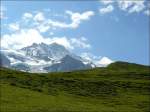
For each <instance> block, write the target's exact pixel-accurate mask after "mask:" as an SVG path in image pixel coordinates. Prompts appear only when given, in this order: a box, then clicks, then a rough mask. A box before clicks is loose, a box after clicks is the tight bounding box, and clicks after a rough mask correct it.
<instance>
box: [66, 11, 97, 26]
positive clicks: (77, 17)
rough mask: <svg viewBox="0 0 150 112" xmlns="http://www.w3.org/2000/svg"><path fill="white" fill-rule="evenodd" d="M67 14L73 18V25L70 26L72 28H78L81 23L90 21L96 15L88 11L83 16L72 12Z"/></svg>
mask: <svg viewBox="0 0 150 112" xmlns="http://www.w3.org/2000/svg"><path fill="white" fill-rule="evenodd" d="M66 13H67V14H69V15H70V16H71V20H72V23H71V24H69V25H68V27H71V28H77V27H78V26H79V24H80V23H81V21H84V20H89V19H90V17H91V16H93V15H94V12H93V11H86V12H84V13H82V14H80V13H78V12H75V13H73V12H72V11H66Z"/></svg>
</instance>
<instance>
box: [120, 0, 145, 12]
mask: <svg viewBox="0 0 150 112" xmlns="http://www.w3.org/2000/svg"><path fill="white" fill-rule="evenodd" d="M118 5H119V7H120V9H121V10H124V11H128V12H129V13H134V12H141V11H142V10H143V9H144V8H145V5H144V1H119V2H118Z"/></svg>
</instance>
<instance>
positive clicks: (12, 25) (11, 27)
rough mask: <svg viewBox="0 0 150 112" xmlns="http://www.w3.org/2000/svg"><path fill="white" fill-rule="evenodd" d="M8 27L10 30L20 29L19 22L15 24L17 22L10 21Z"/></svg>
mask: <svg viewBox="0 0 150 112" xmlns="http://www.w3.org/2000/svg"><path fill="white" fill-rule="evenodd" d="M8 27H9V30H11V31H17V30H19V29H20V28H19V24H17V23H11V24H9V26H8Z"/></svg>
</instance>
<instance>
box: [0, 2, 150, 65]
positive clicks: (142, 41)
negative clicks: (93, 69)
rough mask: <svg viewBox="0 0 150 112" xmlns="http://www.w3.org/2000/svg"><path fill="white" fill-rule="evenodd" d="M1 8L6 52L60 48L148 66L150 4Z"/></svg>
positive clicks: (10, 4) (24, 4)
mask: <svg viewBox="0 0 150 112" xmlns="http://www.w3.org/2000/svg"><path fill="white" fill-rule="evenodd" d="M1 6H2V8H1V29H2V31H1V40H2V41H1V45H2V47H5V48H8V49H16V48H21V47H24V46H26V45H30V44H32V43H33V42H37V43H39V42H40V41H42V42H47V43H51V42H57V43H59V44H62V45H64V46H65V47H67V48H68V49H69V50H70V51H72V52H74V53H76V54H78V55H81V56H85V57H89V58H94V59H100V58H102V57H108V58H110V59H111V60H114V61H118V60H121V61H128V62H134V63H139V64H146V65H148V64H149V18H150V12H149V8H150V3H149V2H146V1H144V0H140V1H138V0H137V1H122V2H114V1H111V0H110V1H107V0H106V1H91V2H90V1H86V2H83V1H70V2H69V1H61V2H60V1H51V2H50V1H49V2H48V1H43V2H42V1H40V2H38V1H36V2H34V1H28V2H27V1H20V2H19V1H12V2H11V1H2V3H1ZM27 36H28V37H27Z"/></svg>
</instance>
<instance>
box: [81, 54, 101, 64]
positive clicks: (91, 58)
mask: <svg viewBox="0 0 150 112" xmlns="http://www.w3.org/2000/svg"><path fill="white" fill-rule="evenodd" d="M80 56H81V57H82V58H83V59H86V60H89V61H92V62H94V63H95V62H96V61H97V60H99V59H100V58H101V56H95V55H93V54H92V53H89V52H84V53H81V54H80Z"/></svg>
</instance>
